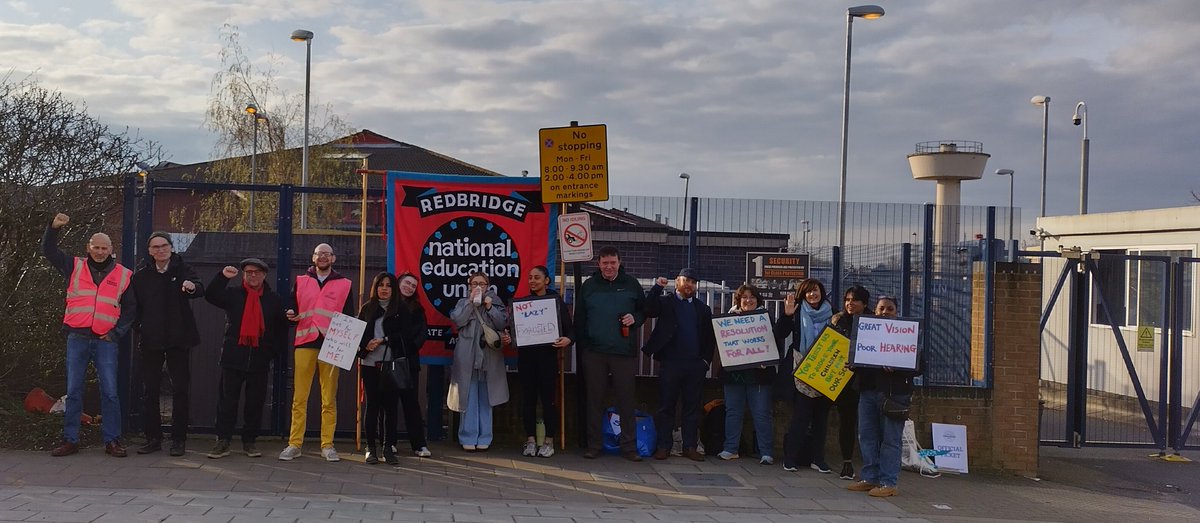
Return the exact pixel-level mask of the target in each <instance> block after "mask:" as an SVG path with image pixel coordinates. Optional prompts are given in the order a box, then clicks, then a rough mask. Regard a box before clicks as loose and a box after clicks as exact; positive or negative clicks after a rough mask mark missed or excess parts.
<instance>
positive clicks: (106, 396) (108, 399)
mask: <svg viewBox="0 0 1200 523" xmlns="http://www.w3.org/2000/svg"><path fill="white" fill-rule="evenodd" d="M88 362H92V364H93V365H95V367H96V376H97V377H99V378H100V413H101V415H102V416H103V418H102V420H101V425H100V432H101V433H102V434H103V436H104V442H105V443H108V442H110V441H112V440H115V439H117V438H119V437H120V436H121V400H120V398H118V397H117V344H116V343H113V342H111V341H105V340H102V339H99V338H89V337H84V336H79V335H76V334H70V335H68V336H67V404H66V411H65V412H64V418H63V440H65V441H70V442H71V443H79V416H80V415H81V414H83V389H84V385H83V381H84V377H86V376H87V367H88Z"/></svg>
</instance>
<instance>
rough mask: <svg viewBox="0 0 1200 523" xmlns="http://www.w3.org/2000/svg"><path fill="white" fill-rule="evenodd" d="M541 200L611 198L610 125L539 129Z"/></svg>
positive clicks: (549, 201) (561, 201) (602, 199)
mask: <svg viewBox="0 0 1200 523" xmlns="http://www.w3.org/2000/svg"><path fill="white" fill-rule="evenodd" d="M538 156H539V158H540V160H541V167H542V168H541V171H540V176H541V178H542V203H574V202H602V201H605V200H608V128H607V127H606V126H605V125H604V124H598V125H581V126H574V127H549V128H545V129H540V130H538Z"/></svg>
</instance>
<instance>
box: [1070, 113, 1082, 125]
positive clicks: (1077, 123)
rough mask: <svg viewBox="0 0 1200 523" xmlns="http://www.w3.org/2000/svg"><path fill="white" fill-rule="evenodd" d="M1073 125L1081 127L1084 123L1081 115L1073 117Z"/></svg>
mask: <svg viewBox="0 0 1200 523" xmlns="http://www.w3.org/2000/svg"><path fill="white" fill-rule="evenodd" d="M1071 123H1073V124H1075V125H1079V124H1081V123H1083V118H1080V117H1079V115H1075V116H1072V117H1071Z"/></svg>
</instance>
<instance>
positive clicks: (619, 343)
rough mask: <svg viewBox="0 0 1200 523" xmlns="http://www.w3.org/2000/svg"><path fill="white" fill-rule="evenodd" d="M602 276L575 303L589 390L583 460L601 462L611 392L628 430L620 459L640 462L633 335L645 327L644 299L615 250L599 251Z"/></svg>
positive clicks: (581, 291) (597, 274) (592, 280)
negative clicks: (606, 402)
mask: <svg viewBox="0 0 1200 523" xmlns="http://www.w3.org/2000/svg"><path fill="white" fill-rule="evenodd" d="M598 254H599V260H600V261H599V266H600V270H598V271H596V272H595V273H593V274H592V276H591V277H590V278H588V280H587V281H585V282H583V285H582V286H581V287H580V288H579V293H578V295H577V296H576V297H575V328H576V334H577V335H578V340H579V341H578V343H579V349H580V350H581V352H580V354H581V356H582V358H583V362H582V363H583V368H582V371H583V380H584V384H585V386H586V387H587V421H588V423H590V424H591V425H590V428H589V430H588V448H587V450H586V451H585V452H584V453H583V457H585V458H588V459H595V458H597V457H599V456H600V449H601V448H602V447H603V443H604V424H605V423H606V420H605V419H604V410H605V409H604V394H605V392H606V389H609V387H608V385H609V382H608V376H609V374H612V386H611V390H612V392H613V395H614V396H616V400H617V414H619V415H620V416H621V422H622V424H623V425H624V426H625V427H628V429H626V430H622V431H621V437H620V443H621V456H623V457H624V458H625V459H628V460H629V461H641V460H642V458H641V456H639V455H638V452H637V440H636V439H635V438H636V436H637V431H636V430H635V429H634V427H635V425H636V421H635V420H636V418H635V417H634V413H633V406H634V389H635V382H634V378H635V377H636V376H637V371H638V352H637V346H636V345H635V344H634V341H635V338H634V336H630V334H631V333H632V332H636V330H637V329H638V327H641V325H642V323H643V322H645V320H646V316H645V314H644V313H643V307H644V305H645V295H644V294H643V292H642V285H641V283H639V282H638V280H637V278H634V277H633V276H630V275H629V274H626V273H625V269H624V268H622V267H621V254H620V252H618V251H617V248H616V247H612V246H606V247H603V248H601V249H600V251H599V253H598Z"/></svg>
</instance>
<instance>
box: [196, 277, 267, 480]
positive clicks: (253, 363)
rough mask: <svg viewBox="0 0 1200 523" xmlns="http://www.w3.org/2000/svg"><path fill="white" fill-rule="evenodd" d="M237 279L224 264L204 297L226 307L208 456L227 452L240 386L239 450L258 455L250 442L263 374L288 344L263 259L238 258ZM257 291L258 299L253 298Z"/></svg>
mask: <svg viewBox="0 0 1200 523" xmlns="http://www.w3.org/2000/svg"><path fill="white" fill-rule="evenodd" d="M241 267H242V271H241V272H242V283H241V285H237V286H233V287H230V286H229V281H230V280H232V279H233V278H234V277H235V276H237V275H238V269H237V267H234V266H232V265H227V266H226V267H225V268H224V269H222V270H221V272H219V273H217V275H216V276H214V277H213V279H212V281H211V282H209V284H208V290H206V291H205V292H204V299H205V300H207V301H208V302H209V303H211V304H213V305H216V306H217V307H220V308H221V309H222V310H224V311H225V318H226V321H225V341H224V343H223V344H222V346H221V361H220V366H221V384H220V390H219V392H218V395H217V430H216V432H217V444H216V446H214V447H213V449H212V450H211V451H209V453H208V457H210V458H213V459H217V458H223V457H225V456H228V455H229V443H230V440H232V439H233V425H234V423H236V422H237V416H238V413H237V407H238V398H239V397H241V395H242V388H243V387H245V394H246V398H245V402H244V411H243V413H242V450H243V451H245V453H246V455H247V456H249V457H252V458H258V457H262V452H259V450H258V448H257V447H255V440H256V439H257V438H258V431H259V429H260V428H261V426H262V413H263V405H264V404H265V402H266V399H267V374H268V372H269V371H270V370H271V361H273V360H274V359H275V358H276V357H277V356H278V355H279V354H282V353H283V350H284V349H285V348H286V347H287V334H288V322H287V317H286V316H284V315H283V299H282V298H280V297H279V295H278V294H276V293H275V291H273V290H271V287H270V286H269V285H267V284H266V279H267V270H268V268H267V264H266V262H264V261H262V260H260V259H258V258H246V259H244V260H242V263H241ZM256 297H257V299H255V298H256Z"/></svg>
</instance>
